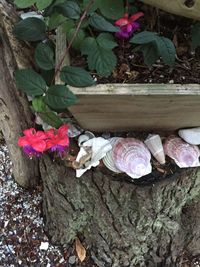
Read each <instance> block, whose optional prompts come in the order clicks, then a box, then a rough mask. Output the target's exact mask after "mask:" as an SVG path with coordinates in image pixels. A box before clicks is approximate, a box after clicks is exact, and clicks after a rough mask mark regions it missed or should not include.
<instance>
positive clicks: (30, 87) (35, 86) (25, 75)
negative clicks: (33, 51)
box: [15, 69, 47, 96]
mask: <svg viewBox="0 0 200 267" xmlns="http://www.w3.org/2000/svg"><path fill="white" fill-rule="evenodd" d="M15 80H16V86H17V88H18V89H19V90H22V91H23V92H25V93H26V94H27V95H30V96H39V95H42V94H44V92H45V91H46V87H47V85H46V82H45V81H44V79H43V78H42V77H41V76H40V75H39V74H38V73H37V72H35V71H34V70H32V69H24V70H17V71H16V72H15Z"/></svg>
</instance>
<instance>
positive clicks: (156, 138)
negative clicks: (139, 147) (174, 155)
mask: <svg viewBox="0 0 200 267" xmlns="http://www.w3.org/2000/svg"><path fill="white" fill-rule="evenodd" d="M144 143H145V145H146V146H147V147H148V149H149V150H150V151H151V153H152V155H153V156H154V158H156V159H157V161H158V162H159V163H160V164H165V153H164V149H163V145H162V141H161V138H160V135H158V134H151V135H149V136H148V137H147V139H146V140H145V141H144Z"/></svg>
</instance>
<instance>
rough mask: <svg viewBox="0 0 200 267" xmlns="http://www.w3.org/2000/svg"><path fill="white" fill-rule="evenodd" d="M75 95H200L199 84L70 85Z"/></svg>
mask: <svg viewBox="0 0 200 267" xmlns="http://www.w3.org/2000/svg"><path fill="white" fill-rule="evenodd" d="M69 88H70V90H71V91H72V92H73V93H74V94H76V95H200V84H183V85H182V84H120V83H119V84H117V83H116V84H98V85H95V86H91V87H81V88H77V87H72V86H69Z"/></svg>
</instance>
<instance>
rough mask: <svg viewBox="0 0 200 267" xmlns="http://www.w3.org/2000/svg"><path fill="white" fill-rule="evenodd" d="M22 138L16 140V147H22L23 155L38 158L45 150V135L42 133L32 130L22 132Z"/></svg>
mask: <svg viewBox="0 0 200 267" xmlns="http://www.w3.org/2000/svg"><path fill="white" fill-rule="evenodd" d="M23 133H24V136H22V137H20V138H19V139H18V145H19V146H20V147H23V150H24V153H25V154H27V155H28V156H29V157H32V156H37V157H38V156H40V155H41V154H42V153H43V152H44V151H45V150H46V142H45V139H46V135H45V133H44V132H43V131H36V130H35V129H34V128H30V129H26V130H24V131H23Z"/></svg>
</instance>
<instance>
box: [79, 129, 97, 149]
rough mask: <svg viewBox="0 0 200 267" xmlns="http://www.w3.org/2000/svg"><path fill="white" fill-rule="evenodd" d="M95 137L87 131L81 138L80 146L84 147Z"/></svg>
mask: <svg viewBox="0 0 200 267" xmlns="http://www.w3.org/2000/svg"><path fill="white" fill-rule="evenodd" d="M94 137H95V135H94V134H93V133H92V132H89V131H85V133H84V134H82V135H80V136H79V138H78V145H79V146H82V145H83V144H84V143H85V142H86V141H88V140H89V139H92V138H94Z"/></svg>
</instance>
